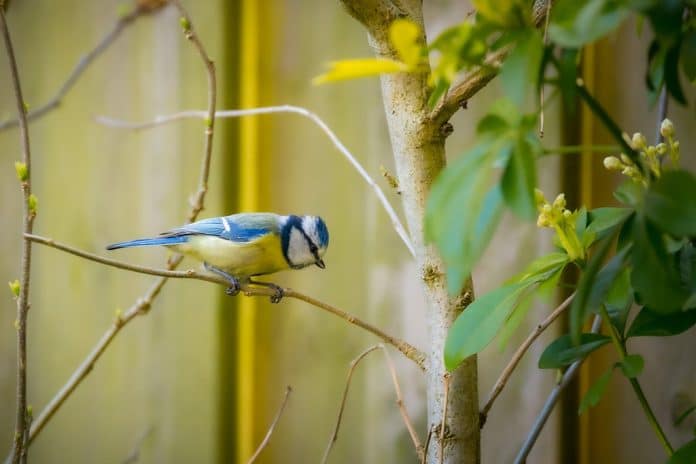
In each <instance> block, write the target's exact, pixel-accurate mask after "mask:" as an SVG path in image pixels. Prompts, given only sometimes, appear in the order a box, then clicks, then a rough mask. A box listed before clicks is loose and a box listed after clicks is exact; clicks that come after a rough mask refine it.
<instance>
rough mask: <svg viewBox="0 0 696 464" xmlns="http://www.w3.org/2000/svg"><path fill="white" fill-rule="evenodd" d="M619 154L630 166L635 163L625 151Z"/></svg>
mask: <svg viewBox="0 0 696 464" xmlns="http://www.w3.org/2000/svg"><path fill="white" fill-rule="evenodd" d="M619 156H621V161H623V163H624V164H626V165H628V166H632V165H633V161H632V160H631V158H629V157H628V156H627V155H626V154H625V153H621V155H619Z"/></svg>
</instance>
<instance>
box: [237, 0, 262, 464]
mask: <svg viewBox="0 0 696 464" xmlns="http://www.w3.org/2000/svg"><path fill="white" fill-rule="evenodd" d="M258 7H259V5H258V2H257V0H242V4H241V10H242V11H241V13H242V15H241V28H242V30H241V34H240V36H241V44H240V47H239V51H240V53H241V66H240V69H241V76H240V103H241V107H242V108H252V107H255V106H258V100H259V87H258V81H259V11H258ZM239 144H240V168H239V188H240V192H239V193H240V210H241V211H247V212H248V211H255V210H257V209H258V206H259V130H258V119H257V118H254V117H249V118H242V119H241V120H240V128H239ZM239 303H240V304H239V336H238V343H239V345H238V353H239V363H238V365H237V368H238V375H237V379H238V382H239V384H238V397H237V405H238V412H239V413H238V415H237V431H238V434H239V436H238V443H239V448H238V450H237V453H238V454H237V462H246V461H247V460H248V459H249V457H250V456H251V454H252V453H253V451H254V429H255V423H254V405H255V398H254V390H255V388H254V380H255V378H254V377H255V376H254V370H255V356H254V350H255V331H256V306H257V305H256V299H254V298H240V301H239Z"/></svg>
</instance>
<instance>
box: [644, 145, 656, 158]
mask: <svg viewBox="0 0 696 464" xmlns="http://www.w3.org/2000/svg"><path fill="white" fill-rule="evenodd" d="M645 154H646V155H647V156H648V158H654V157H655V155H656V154H657V149H656V148H655V147H648V148H646V149H645Z"/></svg>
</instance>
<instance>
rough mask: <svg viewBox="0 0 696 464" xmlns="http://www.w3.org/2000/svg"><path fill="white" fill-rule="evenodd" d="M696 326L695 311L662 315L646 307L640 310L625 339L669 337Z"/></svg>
mask: <svg viewBox="0 0 696 464" xmlns="http://www.w3.org/2000/svg"><path fill="white" fill-rule="evenodd" d="M694 325H696V309H692V310H690V311H679V312H675V313H671V314H662V313H658V312H655V311H652V310H651V309H650V308H648V307H644V308H643V309H641V310H640V312H639V313H638V315H637V316H636V318H635V319H634V320H633V323H632V324H631V327H629V329H628V333H627V334H626V337H627V338H628V337H669V336H671V335H678V334H680V333H682V332H686V331H687V330H689V329H690V328H691V327H693V326H694Z"/></svg>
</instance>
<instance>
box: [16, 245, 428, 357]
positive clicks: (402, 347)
mask: <svg viewBox="0 0 696 464" xmlns="http://www.w3.org/2000/svg"><path fill="white" fill-rule="evenodd" d="M25 237H26V238H27V239H28V240H30V241H32V242H36V243H40V244H42V245H46V246H48V247H51V248H55V249H57V250H61V251H64V252H66V253H70V254H72V255H75V256H79V257H81V258H84V259H87V260H90V261H94V262H97V263H101V264H105V265H107V266H111V267H115V268H118V269H124V270H126V271H131V272H138V273H140V274H148V275H155V276H160V277H165V278H175V279H197V280H203V281H206V282H211V283H216V284H220V285H224V286H228V285H229V282H227V281H226V280H224V279H223V278H221V277H218V276H214V275H210V274H204V273H200V272H197V271H195V270H193V269H188V270H186V271H174V270H172V269H155V268H151V267H146V266H138V265H135V264H129V263H125V262H123V261H118V260H115V259H109V258H104V257H102V256H99V255H96V254H93V253H89V252H87V251H83V250H79V249H77V248H74V247H71V246H69V245H66V244H64V243H60V242H56V241H55V240H53V239H50V238H46V237H41V236H39V235H31V234H27V235H26V236H25ZM177 259H178V260H179V261H180V256H177ZM176 264H178V261H177V262H176ZM168 267H170V268H172V266H171V264H170V266H168ZM242 290H243V291H244V294H245V295H246V296H271V295H273V294H274V290H272V289H269V288H267V287H259V286H254V285H245V286H243V287H242ZM283 296H284V297H285V298H294V299H296V300H301V301H304V302H305V303H308V304H310V305H312V306H315V307H317V308H319V309H322V310H324V311H326V312H329V313H331V314H333V315H335V316H338V317H340V318H341V319H343V320H344V321H347V322H348V323H350V324H353V325H355V326H357V327H360V328H362V329H363V330H366V331H367V332H370V333H372V334H373V335H376V336H377V337H379V338H380V339H382V341H384V342H385V343H388V344H389V345H392V346H393V347H394V348H396V349H397V350H399V351H400V352H401V353H402V354H403V355H404V356H406V357H407V358H408V359H410V360H411V361H413V362H414V363H416V365H418V367H420V368H421V369H425V354H424V353H423V352H421V351H420V350H418V349H417V348H415V347H414V346H412V345H410V344H409V343H407V342H405V341H403V340H400V339H398V338H395V337H392V336H391V335H389V334H387V333H385V332H384V331H382V330H381V329H379V328H377V327H375V326H373V325H372V324H369V323H367V322H365V321H363V320H361V319H359V318H357V317H356V316H354V315H352V314H350V313H348V312H346V311H343V310H342V309H339V308H337V307H335V306H332V305H330V304H328V303H324V302H323V301H320V300H317V299H315V298H312V297H311V296H309V295H305V294H303V293H300V292H297V291H295V290H292V289H290V288H284V289H283ZM129 320H130V319H129Z"/></svg>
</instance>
